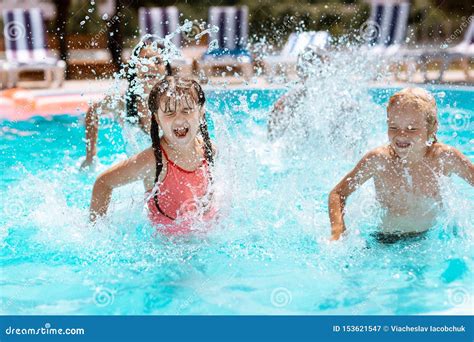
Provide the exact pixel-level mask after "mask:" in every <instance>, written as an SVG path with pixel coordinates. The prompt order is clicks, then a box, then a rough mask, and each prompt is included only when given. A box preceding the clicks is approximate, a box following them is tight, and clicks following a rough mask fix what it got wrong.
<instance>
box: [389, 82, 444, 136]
mask: <svg viewBox="0 0 474 342" xmlns="http://www.w3.org/2000/svg"><path fill="white" fill-rule="evenodd" d="M406 104H410V105H413V106H415V107H416V108H417V109H418V110H419V111H420V112H422V113H424V114H425V116H426V123H427V128H428V138H432V139H433V142H437V141H438V139H437V137H436V132H437V130H438V113H437V107H436V100H435V99H434V97H433V95H431V93H430V92H429V91H427V90H425V89H423V88H405V89H402V90H400V91H398V92H396V93H395V94H393V95H392V96H391V97H390V99H389V101H388V105H387V113H388V112H389V111H390V110H391V109H392V108H394V107H397V106H403V105H406Z"/></svg>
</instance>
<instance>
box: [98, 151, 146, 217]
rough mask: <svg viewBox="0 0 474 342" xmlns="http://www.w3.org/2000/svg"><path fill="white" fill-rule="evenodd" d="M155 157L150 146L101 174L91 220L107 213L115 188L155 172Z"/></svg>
mask: <svg viewBox="0 0 474 342" xmlns="http://www.w3.org/2000/svg"><path fill="white" fill-rule="evenodd" d="M154 158H155V157H154V154H153V149H152V148H148V149H146V150H145V151H143V152H140V153H138V154H136V155H134V156H133V157H131V158H129V159H127V160H124V161H122V162H120V163H118V164H116V165H114V166H112V167H111V168H110V169H108V170H106V171H104V172H103V173H102V174H100V175H99V176H98V177H97V179H96V181H95V183H94V188H93V190H92V199H91V205H90V220H91V221H92V222H94V221H95V220H96V218H97V216H102V215H105V214H106V213H107V209H108V207H109V203H110V198H111V196H112V190H113V189H114V188H117V187H120V186H122V185H125V184H128V183H131V182H134V181H137V180H140V179H144V178H145V177H146V176H147V175H149V174H150V173H152V172H154V171H155V164H154Z"/></svg>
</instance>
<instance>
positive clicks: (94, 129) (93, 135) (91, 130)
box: [81, 96, 122, 168]
mask: <svg viewBox="0 0 474 342" xmlns="http://www.w3.org/2000/svg"><path fill="white" fill-rule="evenodd" d="M111 102H112V98H111V97H110V96H107V97H106V98H105V99H104V100H103V101H101V102H96V103H94V104H93V105H92V106H90V107H89V109H88V110H87V113H86V117H85V125H86V159H85V160H84V162H83V163H82V165H81V168H84V167H87V166H89V165H91V164H92V162H93V161H94V157H95V155H96V154H97V136H98V132H99V115H104V113H106V112H107V113H108V112H110V109H109V108H107V106H106V105H108V104H110V103H111ZM118 107H120V106H118ZM121 109H122V108H116V109H115V110H116V111H117V112H119V111H120V110H121Z"/></svg>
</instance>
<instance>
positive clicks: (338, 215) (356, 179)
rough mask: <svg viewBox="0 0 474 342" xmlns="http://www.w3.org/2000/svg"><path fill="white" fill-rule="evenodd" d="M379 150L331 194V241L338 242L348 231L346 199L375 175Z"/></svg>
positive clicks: (370, 155) (368, 155)
mask: <svg viewBox="0 0 474 342" xmlns="http://www.w3.org/2000/svg"><path fill="white" fill-rule="evenodd" d="M378 155H379V152H378V151H377V150H374V151H370V152H369V153H367V154H366V155H365V156H364V157H362V159H361V160H360V161H359V163H358V164H357V165H356V166H355V167H354V169H353V170H352V171H351V172H349V173H348V174H347V175H346V176H345V177H344V178H343V179H342V180H341V181H340V182H339V184H337V185H336V187H335V188H334V189H333V190H332V191H331V192H330V194H329V219H330V221H331V240H338V239H339V237H340V236H341V234H342V233H343V232H344V231H345V230H346V226H345V224H344V207H345V204H346V199H347V197H349V195H350V194H352V193H353V192H354V191H355V190H357V189H358V188H359V187H360V186H361V185H362V184H364V183H365V182H366V181H368V180H369V179H370V178H372V176H373V175H374V170H375V165H376V159H377V157H378Z"/></svg>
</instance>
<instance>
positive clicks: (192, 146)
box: [90, 77, 216, 234]
mask: <svg viewBox="0 0 474 342" xmlns="http://www.w3.org/2000/svg"><path fill="white" fill-rule="evenodd" d="M204 104H205V96H204V92H203V90H202V88H201V86H200V85H199V84H198V83H197V82H196V81H194V80H190V79H185V78H180V77H166V78H165V79H164V80H162V81H160V82H158V83H157V84H156V85H155V86H154V87H153V89H152V90H151V92H150V95H149V99H148V106H149V110H150V113H151V129H150V136H151V140H152V146H151V147H150V148H147V149H145V150H144V151H142V152H140V153H138V154H137V155H135V156H133V157H131V158H129V159H127V160H125V161H123V162H120V163H118V164H117V165H115V166H113V167H111V168H110V169H108V170H106V171H105V172H103V173H102V174H101V175H99V177H98V178H97V180H96V182H95V184H94V188H93V192H92V200H91V207H90V218H91V221H95V220H96V217H97V216H102V215H105V214H106V213H107V209H108V206H109V203H110V198H111V195H112V191H113V189H114V188H117V187H120V186H122V185H125V184H128V183H131V182H134V181H138V180H140V181H143V183H144V185H145V189H148V190H147V191H146V194H147V199H146V201H147V206H148V209H149V218H150V220H151V221H152V223H154V224H156V225H159V227H160V228H161V229H162V231H163V232H165V233H170V234H176V233H187V232H189V231H190V230H191V228H192V224H193V222H195V219H196V218H197V216H199V218H201V219H203V220H204V221H208V220H210V219H211V218H213V217H214V215H215V213H216V211H215V210H214V208H213V206H212V191H211V190H210V186H211V174H210V168H211V166H212V165H213V161H214V155H215V149H214V147H213V145H212V142H211V140H210V138H209V132H208V128H207V121H206V116H205V111H204ZM160 130H161V131H162V136H161V137H160ZM201 215H202V216H201Z"/></svg>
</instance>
